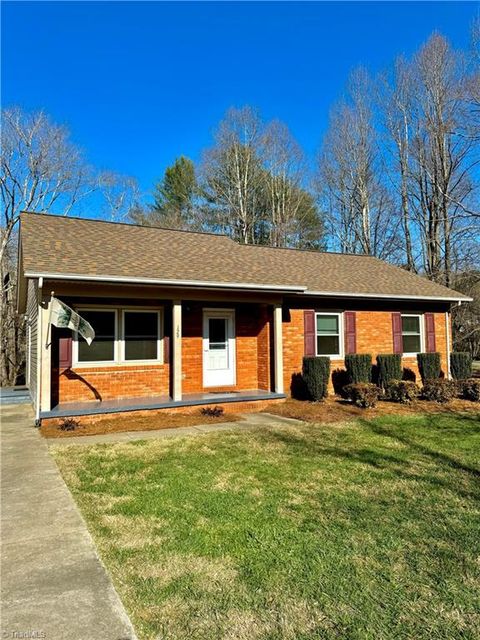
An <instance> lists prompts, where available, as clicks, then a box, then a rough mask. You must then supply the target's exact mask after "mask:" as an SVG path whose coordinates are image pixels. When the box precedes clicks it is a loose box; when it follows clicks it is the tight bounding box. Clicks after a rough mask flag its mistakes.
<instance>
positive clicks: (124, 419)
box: [40, 411, 241, 438]
mask: <svg viewBox="0 0 480 640" xmlns="http://www.w3.org/2000/svg"><path fill="white" fill-rule="evenodd" d="M239 420H241V417H240V416H238V415H236V414H233V413H226V414H224V415H222V416H218V417H212V416H205V415H203V414H202V413H200V411H199V412H198V413H188V414H186V413H168V412H162V413H158V414H156V415H150V416H148V415H143V416H135V415H133V414H132V415H130V416H125V415H124V416H118V417H114V416H110V417H109V418H105V419H101V420H98V421H96V422H90V423H89V422H88V421H86V422H85V423H83V424H82V420H81V419H79V421H78V422H79V425H78V427H76V428H75V429H73V430H72V431H64V430H62V429H60V423H59V424H53V423H42V426H41V429H40V433H41V434H42V436H43V437H44V438H72V437H74V436H92V435H100V434H105V433H119V432H121V431H155V430H157V429H173V428H175V427H193V426H196V425H199V424H220V423H222V422H238V421H239Z"/></svg>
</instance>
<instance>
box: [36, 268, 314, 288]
mask: <svg viewBox="0 0 480 640" xmlns="http://www.w3.org/2000/svg"><path fill="white" fill-rule="evenodd" d="M25 276H26V277H28V278H44V279H46V280H75V281H77V280H81V281H84V282H115V283H119V284H155V285H162V286H173V287H195V288H201V289H247V290H251V291H285V292H292V293H303V292H304V291H305V290H306V288H307V287H304V286H300V285H298V286H297V285H285V286H284V285H277V284H252V283H245V282H208V281H201V280H161V279H157V278H130V277H123V276H91V275H81V274H71V273H36V272H26V273H25Z"/></svg>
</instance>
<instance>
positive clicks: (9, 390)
mask: <svg viewBox="0 0 480 640" xmlns="http://www.w3.org/2000/svg"><path fill="white" fill-rule="evenodd" d="M31 402H32V399H31V398H30V392H29V390H28V388H27V387H25V386H19V387H1V388H0V404H30V403H31Z"/></svg>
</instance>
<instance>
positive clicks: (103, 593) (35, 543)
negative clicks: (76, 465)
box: [0, 405, 136, 640]
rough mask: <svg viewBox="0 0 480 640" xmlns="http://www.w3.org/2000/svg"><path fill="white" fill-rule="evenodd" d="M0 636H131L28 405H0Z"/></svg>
mask: <svg viewBox="0 0 480 640" xmlns="http://www.w3.org/2000/svg"><path fill="white" fill-rule="evenodd" d="M1 444H2V452H1V461H2V485H1V493H2V509H1V534H2V550H1V551H2V558H1V569H2V571H1V578H2V580H1V591H2V612H1V613H2V615H1V631H0V635H1V637H2V638H4V639H8V638H45V640H99V639H102V640H127V639H128V640H136V635H135V632H134V630H133V627H132V625H131V623H130V621H129V619H128V617H127V614H126V613H125V610H124V608H123V605H122V603H121V602H120V599H119V597H118V595H117V593H116V591H115V590H114V588H113V585H112V583H111V581H110V578H109V576H108V574H107V572H106V571H105V568H104V567H103V565H102V563H101V562H100V560H99V558H98V555H97V552H96V549H95V546H94V544H93V541H92V539H91V537H90V535H89V533H88V531H87V528H86V526H85V522H84V521H83V519H82V517H81V515H80V513H79V511H78V509H77V507H76V505H75V503H74V501H73V499H72V497H71V495H70V492H69V491H68V489H67V487H66V486H65V483H64V482H63V479H62V477H61V476H60V473H59V471H58V469H57V467H56V465H55V463H54V461H53V459H52V458H51V457H50V455H49V453H48V448H47V444H46V441H45V440H44V439H43V438H42V437H41V436H40V434H39V433H38V431H37V430H36V429H35V428H34V427H33V417H32V414H31V409H30V408H29V407H28V406H26V405H10V406H5V407H2V409H1Z"/></svg>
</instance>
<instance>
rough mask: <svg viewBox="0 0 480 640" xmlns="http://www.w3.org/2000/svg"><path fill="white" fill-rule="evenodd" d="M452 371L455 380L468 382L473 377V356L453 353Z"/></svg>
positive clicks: (461, 352)
mask: <svg viewBox="0 0 480 640" xmlns="http://www.w3.org/2000/svg"><path fill="white" fill-rule="evenodd" d="M450 371H451V373H452V376H453V378H454V379H455V380H466V379H467V378H470V376H471V375H472V356H471V355H470V354H469V353H466V352H464V351H452V353H451V354H450Z"/></svg>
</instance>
